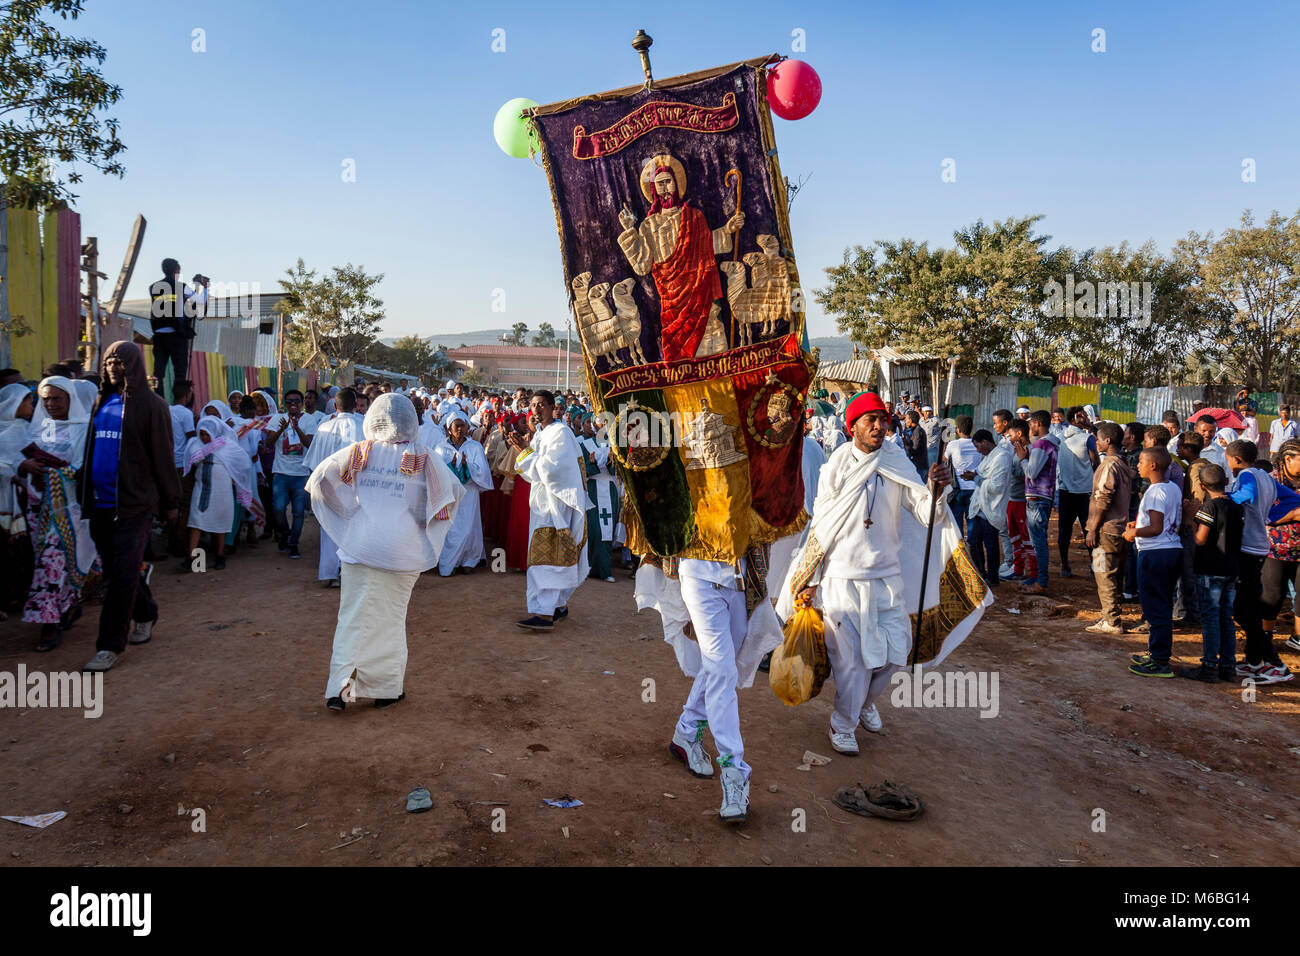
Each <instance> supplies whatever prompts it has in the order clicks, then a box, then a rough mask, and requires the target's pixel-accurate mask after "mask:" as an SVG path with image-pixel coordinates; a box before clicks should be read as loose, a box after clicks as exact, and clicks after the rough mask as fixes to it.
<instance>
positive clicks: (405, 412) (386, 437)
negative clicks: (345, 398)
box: [361, 392, 420, 444]
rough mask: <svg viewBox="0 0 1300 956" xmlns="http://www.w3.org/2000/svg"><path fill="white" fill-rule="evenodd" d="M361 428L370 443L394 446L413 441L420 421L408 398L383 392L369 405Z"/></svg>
mask: <svg viewBox="0 0 1300 956" xmlns="http://www.w3.org/2000/svg"><path fill="white" fill-rule="evenodd" d="M361 427H362V432H363V433H364V434H365V436H366V437H367V438H369V439H371V440H372V441H382V442H388V443H389V444H396V443H397V442H404V441H407V442H410V441H415V436H416V434H417V433H418V432H419V429H420V421H419V419H418V418H417V417H416V414H415V406H414V405H412V404H411V400H410V399H409V398H407V397H406V396H405V395H401V394H398V393H396V392H385V393H384V394H382V395H380V396H379V397H378V398H376V399H375V400H374V401H373V402H371V403H370V407H369V408H368V409H366V418H365V421H364V422H363V423H362V426H361Z"/></svg>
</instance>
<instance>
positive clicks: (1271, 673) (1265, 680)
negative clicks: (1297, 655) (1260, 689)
mask: <svg viewBox="0 0 1300 956" xmlns="http://www.w3.org/2000/svg"><path fill="white" fill-rule="evenodd" d="M1294 677H1295V675H1294V674H1292V673H1291V671H1289V670H1288V669H1287V666H1286V665H1285V664H1266V665H1265V666H1264V669H1263V670H1261V671H1260V672H1259V676H1258V677H1256V678H1255V683H1256V684H1282V683H1285V682H1286V681H1289V680H1291V679H1292V678H1294Z"/></svg>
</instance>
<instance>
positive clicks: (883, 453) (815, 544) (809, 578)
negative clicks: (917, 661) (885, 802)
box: [777, 392, 973, 755]
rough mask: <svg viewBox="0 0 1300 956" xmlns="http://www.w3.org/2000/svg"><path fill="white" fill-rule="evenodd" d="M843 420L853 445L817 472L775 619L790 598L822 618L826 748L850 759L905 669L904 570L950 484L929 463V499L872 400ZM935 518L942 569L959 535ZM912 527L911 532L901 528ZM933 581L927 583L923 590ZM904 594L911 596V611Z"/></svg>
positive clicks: (876, 724) (940, 467)
mask: <svg viewBox="0 0 1300 956" xmlns="http://www.w3.org/2000/svg"><path fill="white" fill-rule="evenodd" d="M846 418H847V420H848V424H849V430H850V432H851V433H852V435H853V441H852V442H851V443H848V444H845V445H842V446H841V447H840V448H838V449H836V451H835V452H834V454H832V455H831V457H830V460H829V461H827V463H826V466H825V467H824V468H823V469H822V473H821V480H820V482H819V484H818V490H817V500H816V502H815V503H814V505H813V521H812V525H811V527H810V529H809V532H808V540H807V542H806V543H805V546H804V548H803V551H802V552H801V554H799V555H798V556H797V557H796V559H795V562H794V565H793V566H792V568H791V571H790V574H789V575H788V577H787V579H786V583H785V587H783V588H782V590H781V594H780V598H779V603H778V605H777V614H778V615H779V616H780V617H782V618H783V619H788V618H789V616H790V614H791V613H793V609H794V598H795V596H796V595H797V596H798V598H799V599H801V601H803V602H805V603H808V604H811V605H813V606H814V607H820V608H821V610H822V616H823V620H824V622H825V626H826V650H827V652H828V654H829V656H830V662H831V672H832V674H833V675H834V678H835V704H834V710H833V711H832V714H831V730H830V739H831V746H832V747H833V748H834V749H835V750H836V751H837V752H838V753H842V754H848V755H856V754H857V753H858V743H857V738H856V736H855V734H854V728H855V727H856V726H857V725H858V724H859V723H861V725H862V726H863V728H864V729H866V730H870V731H873V732H875V731H879V730H880V727H881V722H880V717H879V714H878V713H877V712H876V709H875V707H874V705H872V701H873V700H874V699H875V698H876V697H877V696H878V695H879V694H880V693H881V691H883V690H884V689H885V688H886V687H887V686H888V684H889V678H890V677H891V676H892V675H893V674H894V673H895V671H897V670H900V669H901V668H903V667H906V666H907V663H908V653H909V651H910V650H911V645H912V625H911V620H910V618H909V609H910V610H915V609H916V604H915V600H916V599H917V598H919V581H917V582H911V581H908V582H905V581H904V566H905V565H908V566H909V568H911V569H919V566H920V564H921V561H922V557H921V554H913V552H915V551H916V550H917V541H918V540H919V541H920V549H921V551H922V552H923V551H924V535H925V530H926V527H927V525H928V522H929V520H930V512H931V503H930V502H931V495H932V494H939V493H941V491H942V489H943V488H944V487H945V486H946V485H947V484H948V483H949V476H948V469H947V466H946V465H944V464H943V463H942V461H940V462H936V463H935V464H934V465H932V466H931V467H930V469H929V479H930V482H931V487H932V488H933V489H934V490H933V492H932V491H931V490H930V489H929V488H927V487H926V486H925V485H923V484H921V481H920V478H919V476H918V475H917V473H916V468H915V467H914V466H913V465H912V462H911V461H910V460H909V459H908V457H907V453H906V452H904V451H903V450H902V449H900V448H899V447H898V446H897V445H895V444H893V443H892V442H886V441H885V430H886V426H887V424H888V421H889V411H888V409H887V408H886V407H885V404H884V402H882V401H881V400H880V397H879V396H877V395H874V394H872V393H870V392H860V393H859V394H858V395H856V396H854V398H853V400H852V401H850V402H849V407H848V411H847V414H846ZM934 513H935V529H936V535H935V539H934V540H935V542H936V546H935V548H934V551H935V553H936V555H937V556H938V558H939V561H940V564H939V568H940V569H942V567H943V564H942V562H943V561H944V560H945V559H946V556H947V554H948V553H950V552H951V550H952V549H953V548H955V547H957V546H959V545H958V541H959V539H960V534H959V532H958V531H957V530H956V526H955V523H953V521H952V517H951V514H950V512H949V509H948V508H946V507H944V506H943V505H942V503H940V504H939V506H938V507H937V508H935V509H934ZM909 516H910V517H909ZM912 519H915V521H916V522H919V528H912V527H906V528H905V527H904V525H905V523H908V524H909V525H910V523H911V521H912ZM949 525H952V527H951V528H949V527H948V526H949ZM949 531H951V535H949V534H948V532H949ZM904 532H907V533H906V534H905V533H904ZM945 536H947V538H945ZM908 576H909V577H911V576H912V575H911V573H910V571H909V575H908ZM918 576H919V575H918ZM936 580H937V575H934V576H932V580H931V584H933V583H934V581H936ZM909 588H914V589H915V591H916V593H915V595H914V596H913V599H912V600H910V601H909V600H907V599H906V598H905V592H906V591H907V590H908V589H909ZM972 626H973V625H972ZM962 636H964V634H963V635H962Z"/></svg>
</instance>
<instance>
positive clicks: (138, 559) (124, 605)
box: [90, 508, 158, 654]
mask: <svg viewBox="0 0 1300 956" xmlns="http://www.w3.org/2000/svg"><path fill="white" fill-rule="evenodd" d="M149 525H150V518H149V516H148V515H145V516H144V517H142V518H124V519H121V520H119V519H118V518H117V517H116V516H115V515H114V513H113V512H112V511H111V510H108V509H100V508H95V509H92V510H91V513H90V536H91V538H93V539H94V541H95V548H96V549H97V550H98V551H99V557H100V560H101V561H103V563H104V604H103V606H102V607H101V608H100V611H99V640H97V641H96V642H95V650H98V651H112V652H113V653H114V654H121V653H122V652H123V651H124V650H126V639H127V635H128V634H129V633H130V631H131V623H132V622H133V621H139V622H144V621H156V620H158V604H157V602H156V601H154V599H153V594H152V593H151V592H150V591H149V585H148V584H147V583H145V580H144V575H142V574H141V573H140V565H141V564H142V563H143V561H144V548H145V545H146V544H147V543H148V541H149Z"/></svg>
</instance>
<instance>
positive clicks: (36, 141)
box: [0, 0, 126, 208]
mask: <svg viewBox="0 0 1300 956" xmlns="http://www.w3.org/2000/svg"><path fill="white" fill-rule="evenodd" d="M83 3H84V0H0V179H2V180H3V181H2V182H0V200H3V201H4V202H5V203H8V204H9V205H11V206H23V207H27V208H35V207H37V206H45V205H51V204H54V203H57V202H66V201H68V200H72V199H75V198H76V195H75V194H74V193H73V192H72V191H71V190H70V189H69V188H68V186H69V184H70V183H79V182H81V180H82V174H81V172H80V171H78V169H77V168H76V165H75V164H84V165H86V166H89V167H91V168H94V169H98V170H100V171H101V172H103V173H105V174H107V175H113V176H118V177H121V176H122V175H123V174H124V173H125V171H126V168H125V167H124V166H123V165H122V162H121V160H120V159H118V155H119V154H120V153H121V152H122V151H123V150H125V149H126V147H125V146H124V145H123V144H122V141H121V140H120V139H118V135H117V131H118V123H117V120H116V119H113V118H111V117H104V116H103V115H102V114H103V113H104V111H106V110H107V109H108V108H109V107H110V106H112V105H113V104H115V103H116V102H118V100H120V99H121V97H122V88H121V87H119V86H114V85H113V84H111V83H109V82H108V81H107V80H106V79H104V77H103V75H102V74H101V73H100V71H99V66H100V65H101V64H102V63H103V62H104V58H105V57H106V56H107V55H108V53H107V50H105V49H104V47H102V46H101V45H100V44H98V43H96V42H94V41H93V40H90V39H82V38H78V37H71V36H66V35H64V34H63V33H60V32H59V30H58V29H57V28H56V26H55V25H54V24H53V23H51V22H50V20H51V19H52V18H53V17H56V16H57V17H59V18H61V19H63V20H64V21H67V20H75V19H76V18H77V17H78V16H79V15H80V14H81V13H82V6H83ZM56 163H57V164H61V165H62V166H63V167H65V169H64V173H63V175H62V176H61V175H59V174H58V173H57V172H56V171H55V168H54V164H56Z"/></svg>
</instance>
